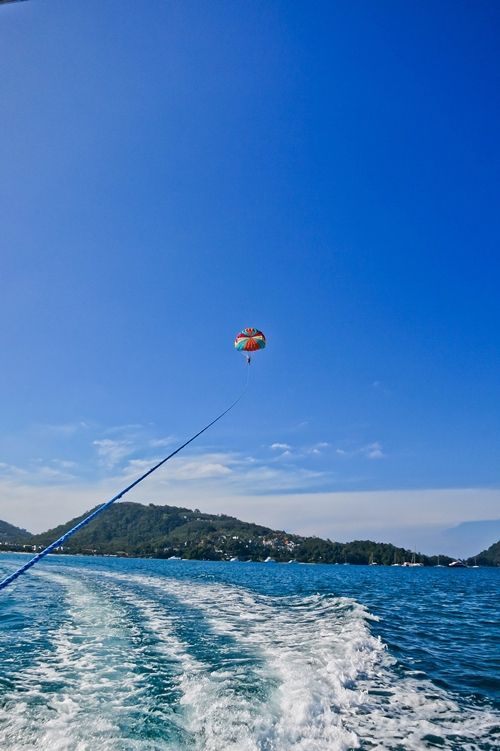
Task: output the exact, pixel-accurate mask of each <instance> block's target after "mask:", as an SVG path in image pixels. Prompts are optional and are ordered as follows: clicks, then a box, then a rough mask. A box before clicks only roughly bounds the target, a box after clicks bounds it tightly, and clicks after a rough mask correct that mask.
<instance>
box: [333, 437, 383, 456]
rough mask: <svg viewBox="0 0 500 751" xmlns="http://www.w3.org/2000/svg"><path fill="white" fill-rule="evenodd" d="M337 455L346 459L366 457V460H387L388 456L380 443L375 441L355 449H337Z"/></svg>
mask: <svg viewBox="0 0 500 751" xmlns="http://www.w3.org/2000/svg"><path fill="white" fill-rule="evenodd" d="M335 453H336V454H337V456H341V457H343V458H345V459H350V458H352V457H364V458H365V459H385V458H386V456H387V454H386V453H385V451H384V449H383V448H382V444H381V443H380V441H373V442H372V443H368V444H366V445H365V446H358V447H357V448H353V449H343V448H336V449H335Z"/></svg>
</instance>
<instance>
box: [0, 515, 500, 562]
mask: <svg viewBox="0 0 500 751" xmlns="http://www.w3.org/2000/svg"><path fill="white" fill-rule="evenodd" d="M87 513H88V512H87ZM87 513H85V514H83V515H82V516H80V517H77V518H75V519H71V520H70V521H68V522H67V523H66V524H61V525H59V526H58V527H55V528H53V529H50V530H48V531H47V532H43V533H42V534H37V535H32V534H30V533H29V532H27V531H26V530H24V529H20V528H19V527H14V526H13V525H11V524H8V523H7V522H0V545H1V549H3V550H34V551H36V550H40V549H42V548H44V547H45V546H47V545H48V544H49V543H51V542H52V541H53V540H55V539H57V538H58V537H60V536H61V535H63V534H64V533H65V532H66V531H67V530H68V529H70V528H71V527H73V526H74V525H75V524H77V523H78V522H79V521H80V520H81V519H83V518H84V517H85V516H86V515H87ZM58 552H60V553H67V554H75V553H78V554H86V555H121V556H133V557H136V556H137V557H139V556H142V557H154V558H170V557H172V556H175V557H180V558H188V559H199V560H215V561H220V560H230V559H231V558H238V559H239V560H242V561H245V560H252V561H264V560H266V559H272V560H275V561H278V562H286V561H290V560H291V561H297V562H300V563H333V564H345V563H348V564H368V563H376V564H379V565H387V566H388V565H393V564H395V563H396V564H402V563H404V562H405V561H411V560H412V558H413V555H414V554H413V553H412V551H410V550H407V549H404V548H401V547H397V546H395V545H391V544H389V543H382V542H374V541H372V540H355V541H353V542H348V543H341V542H334V541H332V540H330V539H322V538H320V537H304V536H301V535H296V534H290V533H288V532H285V531H283V530H273V529H270V528H269V527H265V526H262V525H259V524H253V523H249V522H244V521H241V520H239V519H236V518H235V517H232V516H227V515H225V514H207V513H203V512H202V511H199V510H198V509H195V510H192V509H187V508H182V507H178V506H159V505H156V504H153V503H150V504H149V505H143V504H140V503H132V502H122V503H120V504H117V505H116V506H112V507H111V508H110V509H109V510H108V511H107V512H106V514H104V515H103V516H102V517H99V518H97V519H95V520H94V521H93V522H91V523H90V524H89V525H88V526H87V527H85V528H84V529H82V530H81V531H80V532H78V533H77V534H76V535H75V536H74V537H73V538H72V539H71V540H69V542H68V544H67V545H64V546H63V547H62V548H61V549H60V550H59V551H58ZM416 560H417V562H420V563H423V564H424V565H427V566H428V565H431V566H432V565H436V564H437V563H438V557H437V556H426V555H422V554H417V555H416ZM451 560H452V559H451V558H448V557H447V556H444V555H441V556H440V562H441V563H442V564H444V565H446V564H447V563H449V562H451ZM477 560H478V563H479V564H480V565H498V563H499V562H500V543H496V545H492V546H491V548H489V549H488V551H485V552H484V553H481V554H480V555H478V556H477Z"/></svg>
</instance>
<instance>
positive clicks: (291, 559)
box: [288, 558, 297, 563]
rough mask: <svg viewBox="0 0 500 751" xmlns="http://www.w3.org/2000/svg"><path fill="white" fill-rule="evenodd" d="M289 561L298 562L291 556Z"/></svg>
mask: <svg viewBox="0 0 500 751" xmlns="http://www.w3.org/2000/svg"><path fill="white" fill-rule="evenodd" d="M288 563H297V561H296V560H295V558H290V560H289V561H288Z"/></svg>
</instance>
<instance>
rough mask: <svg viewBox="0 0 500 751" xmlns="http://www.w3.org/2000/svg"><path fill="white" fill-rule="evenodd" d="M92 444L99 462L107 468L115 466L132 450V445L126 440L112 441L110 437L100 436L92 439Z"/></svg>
mask: <svg viewBox="0 0 500 751" xmlns="http://www.w3.org/2000/svg"><path fill="white" fill-rule="evenodd" d="M93 446H95V447H96V449H97V454H98V456H99V460H100V462H101V464H102V465H103V466H105V467H107V468H108V469H111V468H113V467H114V466H116V465H117V464H118V463H119V462H121V460H122V459H125V457H127V456H129V455H130V454H131V453H132V452H133V451H134V446H133V445H132V443H131V442H130V441H128V440H123V441H113V440H112V439H111V438H102V439H100V440H96V441H93Z"/></svg>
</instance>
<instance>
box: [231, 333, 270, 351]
mask: <svg viewBox="0 0 500 751" xmlns="http://www.w3.org/2000/svg"><path fill="white" fill-rule="evenodd" d="M234 346H235V347H236V349H237V350H238V351H239V352H247V353H248V352H256V351H257V350H258V349H264V347H265V346H266V337H265V336H264V334H263V333H262V331H259V329H252V328H249V329H243V331H240V333H239V334H238V335H237V336H236V339H235V340H234Z"/></svg>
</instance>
